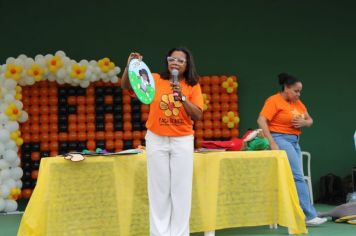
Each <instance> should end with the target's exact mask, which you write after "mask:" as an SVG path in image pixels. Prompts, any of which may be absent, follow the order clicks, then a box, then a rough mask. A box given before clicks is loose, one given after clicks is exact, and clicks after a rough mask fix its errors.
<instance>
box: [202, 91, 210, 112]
mask: <svg viewBox="0 0 356 236" xmlns="http://www.w3.org/2000/svg"><path fill="white" fill-rule="evenodd" d="M203 99H204V106H203V111H206V110H208V108H209V103H210V99H209V96H208V94H206V93H203Z"/></svg>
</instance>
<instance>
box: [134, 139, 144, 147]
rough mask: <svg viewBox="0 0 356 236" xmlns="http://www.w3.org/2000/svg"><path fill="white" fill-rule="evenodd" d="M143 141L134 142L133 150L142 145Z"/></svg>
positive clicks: (135, 140)
mask: <svg viewBox="0 0 356 236" xmlns="http://www.w3.org/2000/svg"><path fill="white" fill-rule="evenodd" d="M141 143H142V142H141V139H134V140H133V142H132V146H133V148H137V147H138V146H140V145H141Z"/></svg>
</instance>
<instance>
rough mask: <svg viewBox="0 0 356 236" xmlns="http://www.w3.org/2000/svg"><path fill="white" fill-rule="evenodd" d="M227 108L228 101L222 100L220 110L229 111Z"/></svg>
mask: <svg viewBox="0 0 356 236" xmlns="http://www.w3.org/2000/svg"><path fill="white" fill-rule="evenodd" d="M229 108H230V106H229V103H226V102H224V103H222V104H221V110H222V111H229Z"/></svg>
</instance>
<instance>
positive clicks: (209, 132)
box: [203, 129, 213, 139]
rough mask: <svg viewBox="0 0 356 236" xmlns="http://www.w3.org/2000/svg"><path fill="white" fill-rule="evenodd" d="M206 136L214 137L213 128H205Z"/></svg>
mask: <svg viewBox="0 0 356 236" xmlns="http://www.w3.org/2000/svg"><path fill="white" fill-rule="evenodd" d="M203 136H204V138H208V139H209V138H212V137H213V131H212V130H211V129H205V130H204V135H203Z"/></svg>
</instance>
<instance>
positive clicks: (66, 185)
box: [18, 151, 307, 236]
mask: <svg viewBox="0 0 356 236" xmlns="http://www.w3.org/2000/svg"><path fill="white" fill-rule="evenodd" d="M146 184H147V182H146V157H145V155H144V154H136V155H127V156H105V157H103V156H100V157H88V158H86V160H84V161H82V162H76V163H75V162H71V161H67V160H64V159H63V158H60V157H51V158H43V159H42V160H41V165H40V170H39V176H38V181H37V186H36V188H35V190H34V192H33V195H32V197H31V199H30V201H29V203H28V205H27V208H26V210H25V213H24V215H23V217H22V220H21V224H20V227H19V231H18V235H19V236H20V235H21V236H32V235H50V236H57V235H58V236H66V235H76V236H80V235H85V236H89V235H90V236H92V235H125V236H126V235H139V236H142V235H149V228H148V227H149V223H148V197H147V188H146ZM192 197H193V200H192V212H191V219H190V230H191V232H207V231H214V230H216V229H223V228H232V227H241V226H258V225H271V224H279V225H281V226H285V227H288V230H289V233H292V234H302V233H307V229H306V226H305V216H304V214H303V212H302V210H301V208H300V206H299V203H298V202H299V200H298V196H297V192H296V188H295V184H294V180H293V176H292V173H291V169H290V166H289V163H288V159H287V156H286V153H285V152H284V151H256V152H211V153H195V154H194V177H193V196H192Z"/></svg>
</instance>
